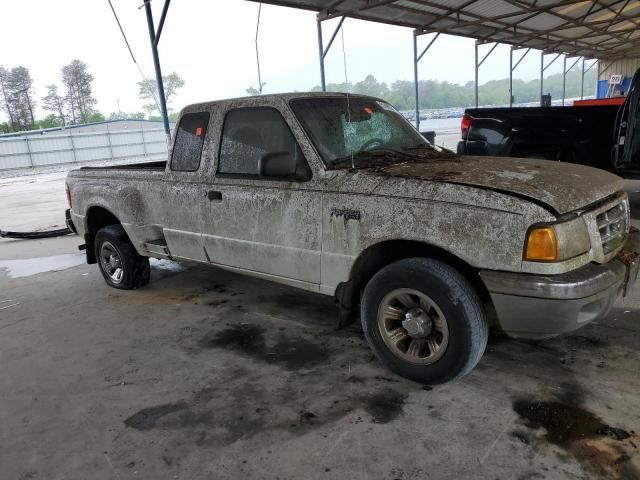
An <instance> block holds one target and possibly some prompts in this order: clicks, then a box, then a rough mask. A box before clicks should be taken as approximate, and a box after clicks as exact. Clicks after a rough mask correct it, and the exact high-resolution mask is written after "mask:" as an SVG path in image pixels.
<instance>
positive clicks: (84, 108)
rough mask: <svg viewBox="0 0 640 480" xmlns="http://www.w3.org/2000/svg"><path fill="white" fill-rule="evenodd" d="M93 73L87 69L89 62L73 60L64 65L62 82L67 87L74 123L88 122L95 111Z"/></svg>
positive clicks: (67, 101)
mask: <svg viewBox="0 0 640 480" xmlns="http://www.w3.org/2000/svg"><path fill="white" fill-rule="evenodd" d="M92 82H93V75H91V74H90V73H89V72H88V71H87V64H86V63H84V62H82V61H80V60H72V61H71V63H69V64H68V65H65V66H64V67H62V83H63V84H64V86H65V88H66V95H65V100H66V103H67V106H68V108H69V113H70V114H71V119H72V122H73V123H77V122H81V123H87V122H88V121H89V118H90V117H91V114H93V113H94V111H95V110H94V107H95V105H96V103H97V102H96V99H95V98H93V91H92V86H91V83H92Z"/></svg>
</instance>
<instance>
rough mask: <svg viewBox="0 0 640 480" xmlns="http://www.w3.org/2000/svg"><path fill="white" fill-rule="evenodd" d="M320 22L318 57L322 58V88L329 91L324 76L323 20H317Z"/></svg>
mask: <svg viewBox="0 0 640 480" xmlns="http://www.w3.org/2000/svg"><path fill="white" fill-rule="evenodd" d="M316 22H317V24H318V58H319V60H320V88H322V91H323V92H326V91H327V84H326V80H325V76H324V46H323V45H322V20H320V19H319V18H318V19H317V20H316Z"/></svg>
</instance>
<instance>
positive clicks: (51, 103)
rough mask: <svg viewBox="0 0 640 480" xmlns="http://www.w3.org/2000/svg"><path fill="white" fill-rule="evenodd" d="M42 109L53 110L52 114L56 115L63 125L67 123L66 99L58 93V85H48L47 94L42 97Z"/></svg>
mask: <svg viewBox="0 0 640 480" xmlns="http://www.w3.org/2000/svg"><path fill="white" fill-rule="evenodd" d="M42 109H43V110H47V111H48V112H52V115H53V116H54V117H56V118H57V119H58V120H59V121H60V122H61V123H62V125H66V123H67V120H66V118H65V114H64V109H65V99H64V97H63V96H62V95H60V94H59V93H58V86H57V85H47V95H46V96H45V97H42ZM49 116H51V115H49Z"/></svg>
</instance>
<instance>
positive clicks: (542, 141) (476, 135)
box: [458, 70, 640, 179]
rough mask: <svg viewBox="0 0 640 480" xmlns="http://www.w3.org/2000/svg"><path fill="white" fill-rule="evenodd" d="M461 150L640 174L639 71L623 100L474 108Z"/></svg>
mask: <svg viewBox="0 0 640 480" xmlns="http://www.w3.org/2000/svg"><path fill="white" fill-rule="evenodd" d="M461 129H462V140H461V141H460V142H459V143H458V153H460V154H466V155H488V156H504V157H524V158H542V159H548V160H558V161H563V162H571V163H578V164H582V165H589V166H592V167H597V168H602V169H604V170H608V171H611V172H615V173H617V174H618V175H620V176H621V177H623V178H636V179H640V70H638V71H637V72H636V73H635V75H634V77H633V80H632V82H631V86H630V87H629V92H628V94H627V96H626V98H625V100H624V103H623V104H622V105H598V106H572V107H520V108H508V107H507V108H472V109H467V110H466V111H465V114H464V116H463V118H462V124H461Z"/></svg>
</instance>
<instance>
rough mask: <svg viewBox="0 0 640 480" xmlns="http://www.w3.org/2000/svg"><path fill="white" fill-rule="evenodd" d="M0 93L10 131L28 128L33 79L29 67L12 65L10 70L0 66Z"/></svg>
mask: <svg viewBox="0 0 640 480" xmlns="http://www.w3.org/2000/svg"><path fill="white" fill-rule="evenodd" d="M0 93H1V95H2V96H1V98H2V104H3V107H4V109H5V111H6V112H7V114H8V115H9V124H10V126H11V130H12V131H18V130H28V129H30V128H32V127H33V124H34V117H33V107H34V106H35V102H34V101H33V98H32V96H33V80H32V79H31V75H30V74H29V69H28V68H25V67H14V68H12V69H11V70H7V69H6V68H3V67H0Z"/></svg>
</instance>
